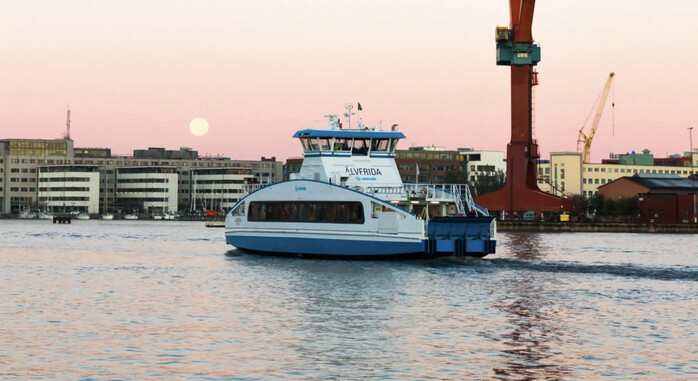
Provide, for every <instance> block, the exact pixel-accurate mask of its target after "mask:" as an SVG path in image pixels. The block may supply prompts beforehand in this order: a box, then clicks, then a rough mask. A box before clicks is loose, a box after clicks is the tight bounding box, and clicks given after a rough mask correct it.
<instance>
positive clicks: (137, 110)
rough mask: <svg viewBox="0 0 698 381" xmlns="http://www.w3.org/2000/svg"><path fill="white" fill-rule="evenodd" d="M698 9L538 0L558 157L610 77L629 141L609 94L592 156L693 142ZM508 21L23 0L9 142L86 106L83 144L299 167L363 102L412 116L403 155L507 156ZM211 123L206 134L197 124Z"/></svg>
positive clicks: (415, 5) (341, 0)
mask: <svg viewBox="0 0 698 381" xmlns="http://www.w3.org/2000/svg"><path fill="white" fill-rule="evenodd" d="M631 4H632V6H631ZM697 15H698V2H696V1H694V0H666V1H662V2H656V1H649V0H636V1H608V0H589V1H571V0H555V1H543V0H540V1H538V2H537V5H536V13H535V17H534V23H533V36H534V38H535V39H536V41H537V43H538V44H540V46H541V49H542V61H541V62H540V64H539V65H538V71H539V78H540V83H541V85H540V86H538V87H536V89H535V91H536V93H535V99H536V136H537V138H538V142H539V144H540V145H541V151H542V154H543V157H544V158H547V157H548V153H549V152H551V151H574V150H576V140H577V131H578V130H579V128H580V127H581V125H582V123H583V122H584V119H585V118H586V116H587V114H588V113H589V112H590V110H591V109H592V107H593V106H595V104H594V103H595V101H596V99H597V96H598V94H599V93H600V91H601V88H602V87H603V84H604V82H605V80H606V77H607V76H608V74H609V73H610V72H611V71H614V72H615V73H616V77H615V81H616V83H615V103H616V107H615V136H613V135H612V125H611V112H610V111H611V108H610V107H609V106H610V104H609V105H607V107H606V110H605V112H604V117H603V118H602V120H601V124H600V127H599V129H598V133H597V136H596V138H595V140H594V143H593V146H592V160H593V161H595V162H598V161H600V160H601V159H602V158H605V157H607V156H608V153H609V152H615V153H625V152H629V151H632V150H636V151H639V150H642V149H643V148H649V149H650V150H652V152H653V153H655V155H657V156H665V155H667V154H674V153H683V152H684V151H688V150H689V141H688V138H689V132H688V130H687V129H686V127H688V126H696V127H698V70H696V68H695V66H696V64H698V49H695V29H696V27H695V18H696V16H697ZM508 22H509V20H508V1H506V0H487V1H466V0H454V1H446V0H438V1H425V0H412V1H396V0H395V1H388V0H376V1H368V0H351V1H348V0H347V1H345V0H333V1H321V0H312V1H311V0H306V1H302V0H286V1H282V0H260V1H230V0H223V1H172V0H170V1H154V0H149V1H56V2H53V1H10V0H6V1H3V2H1V3H0V35H1V36H2V38H1V39H0V51H1V52H2V56H3V58H2V59H1V60H0V76H1V77H2V86H0V104H1V105H2V106H1V108H0V126H2V127H0V138H58V137H60V136H61V135H62V134H63V132H64V129H65V112H66V107H67V105H70V108H71V112H72V136H73V139H74V140H75V144H76V146H80V147H111V148H112V152H113V153H118V154H122V153H123V154H131V153H132V151H133V149H142V148H147V147H165V148H168V149H177V148H179V147H182V146H186V147H191V148H193V149H196V150H198V151H199V152H200V153H201V154H210V155H217V154H220V155H224V156H229V157H231V158H235V159H258V158H259V157H261V156H267V157H269V156H276V157H277V158H281V159H285V158H287V157H297V156H300V155H301V150H300V144H299V143H298V142H297V141H295V140H294V139H291V136H292V135H293V133H294V132H295V131H296V130H298V129H300V128H312V126H313V122H314V121H317V122H318V126H323V128H324V118H323V115H324V114H330V113H334V114H339V113H342V112H343V110H344V109H343V105H344V103H345V102H354V103H355V102H357V101H359V102H361V104H362V106H363V108H364V111H363V112H362V117H363V120H364V121H365V122H366V124H368V125H375V124H378V123H379V121H382V122H383V125H384V126H390V125H391V124H393V123H398V124H399V126H400V127H399V129H400V130H401V131H403V132H404V133H405V135H407V139H406V140H405V141H403V143H402V146H401V148H407V147H409V146H417V145H436V146H443V147H446V148H448V149H455V148H457V147H474V148H476V149H484V150H499V151H505V150H506V145H507V143H508V142H509V136H510V130H509V129H510V127H509V68H507V67H498V66H496V65H495V42H494V29H495V27H496V26H497V25H508ZM609 103H610V98H609ZM194 117H203V118H206V119H207V120H208V121H209V123H210V125H211V129H210V130H209V133H208V134H207V135H205V136H203V137H195V136H193V135H192V134H191V133H190V132H189V130H188V124H189V121H190V120H191V119H193V118H194ZM694 132H695V134H694V135H696V136H694V138H695V139H694V140H695V142H694V146H698V128H697V129H696V130H695V131H694Z"/></svg>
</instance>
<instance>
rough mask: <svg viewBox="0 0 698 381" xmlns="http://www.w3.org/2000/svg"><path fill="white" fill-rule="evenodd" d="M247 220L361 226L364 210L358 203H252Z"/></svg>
mask: <svg viewBox="0 0 698 381" xmlns="http://www.w3.org/2000/svg"><path fill="white" fill-rule="evenodd" d="M247 220H248V221H264V222H319V223H331V224H363V223H364V208H363V205H362V204H361V203H360V202H358V201H355V202H344V201H252V202H250V209H249V213H248V215H247Z"/></svg>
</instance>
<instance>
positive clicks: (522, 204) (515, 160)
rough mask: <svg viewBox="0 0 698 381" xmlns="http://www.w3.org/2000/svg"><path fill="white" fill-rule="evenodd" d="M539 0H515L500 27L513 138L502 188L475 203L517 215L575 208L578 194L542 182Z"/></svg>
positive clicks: (500, 54) (500, 55)
mask: <svg viewBox="0 0 698 381" xmlns="http://www.w3.org/2000/svg"><path fill="white" fill-rule="evenodd" d="M535 3H536V2H535V0H509V26H508V27H497V29H496V30H495V40H496V43H497V65H503V66H509V67H510V72H511V140H510V142H509V144H508V145H507V177H506V182H505V184H504V187H503V188H502V189H500V190H497V191H494V192H490V193H486V194H483V195H480V196H478V197H476V198H475V199H474V201H475V203H476V204H478V205H481V206H483V207H485V208H487V209H489V210H494V211H503V212H506V213H508V214H509V215H511V216H513V215H517V214H518V213H521V215H523V213H524V212H525V211H534V212H535V213H536V215H540V214H541V212H544V211H558V212H560V211H571V210H572V206H573V203H572V200H570V199H566V198H562V197H558V196H555V195H552V194H549V193H545V192H543V191H541V190H540V188H538V176H537V173H538V161H539V159H540V151H539V149H538V142H536V140H535V139H534V138H533V102H532V100H533V90H532V89H533V86H535V85H537V84H538V73H537V72H536V71H535V70H534V66H536V64H538V62H539V61H540V58H541V56H540V47H539V46H538V45H537V44H535V43H534V41H533V34H532V31H531V27H532V25H533V11H534V8H535Z"/></svg>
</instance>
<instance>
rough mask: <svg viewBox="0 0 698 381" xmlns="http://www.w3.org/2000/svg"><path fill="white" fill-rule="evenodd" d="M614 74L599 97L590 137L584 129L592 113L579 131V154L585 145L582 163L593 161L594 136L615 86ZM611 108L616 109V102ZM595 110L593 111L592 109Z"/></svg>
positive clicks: (610, 76) (609, 76) (609, 77)
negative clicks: (612, 87) (613, 85)
mask: <svg viewBox="0 0 698 381" xmlns="http://www.w3.org/2000/svg"><path fill="white" fill-rule="evenodd" d="M613 75H614V74H613V73H611V74H609V75H608V79H607V80H606V85H604V87H603V90H602V91H601V95H599V103H598V105H597V106H596V114H595V115H594V121H593V122H591V130H590V131H589V135H588V136H587V135H586V134H585V133H584V127H586V124H587V120H589V116H590V115H591V112H590V113H589V116H587V118H586V120H584V124H583V125H582V128H580V129H579V137H578V138H577V152H579V150H580V147H581V145H582V144H583V145H584V151H583V153H582V162H584V163H589V162H590V161H591V141H592V140H594V135H595V134H596V129H597V128H598V127H599V121H600V120H601V114H603V108H604V105H605V104H606V99H607V98H608V93H609V91H611V85H612V84H613ZM611 107H614V108H615V107H616V104H615V102H611ZM592 110H593V109H592Z"/></svg>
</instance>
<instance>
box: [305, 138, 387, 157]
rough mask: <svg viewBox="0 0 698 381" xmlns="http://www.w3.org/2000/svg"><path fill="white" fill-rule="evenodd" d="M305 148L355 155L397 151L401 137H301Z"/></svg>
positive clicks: (310, 150) (311, 150)
mask: <svg viewBox="0 0 698 381" xmlns="http://www.w3.org/2000/svg"><path fill="white" fill-rule="evenodd" d="M300 140H301V144H303V150H304V151H306V152H313V151H344V152H351V153H352V154H353V155H364V156H365V155H368V154H369V152H395V146H396V145H397V141H398V140H399V139H377V138H376V139H368V138H318V137H312V138H300Z"/></svg>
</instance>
